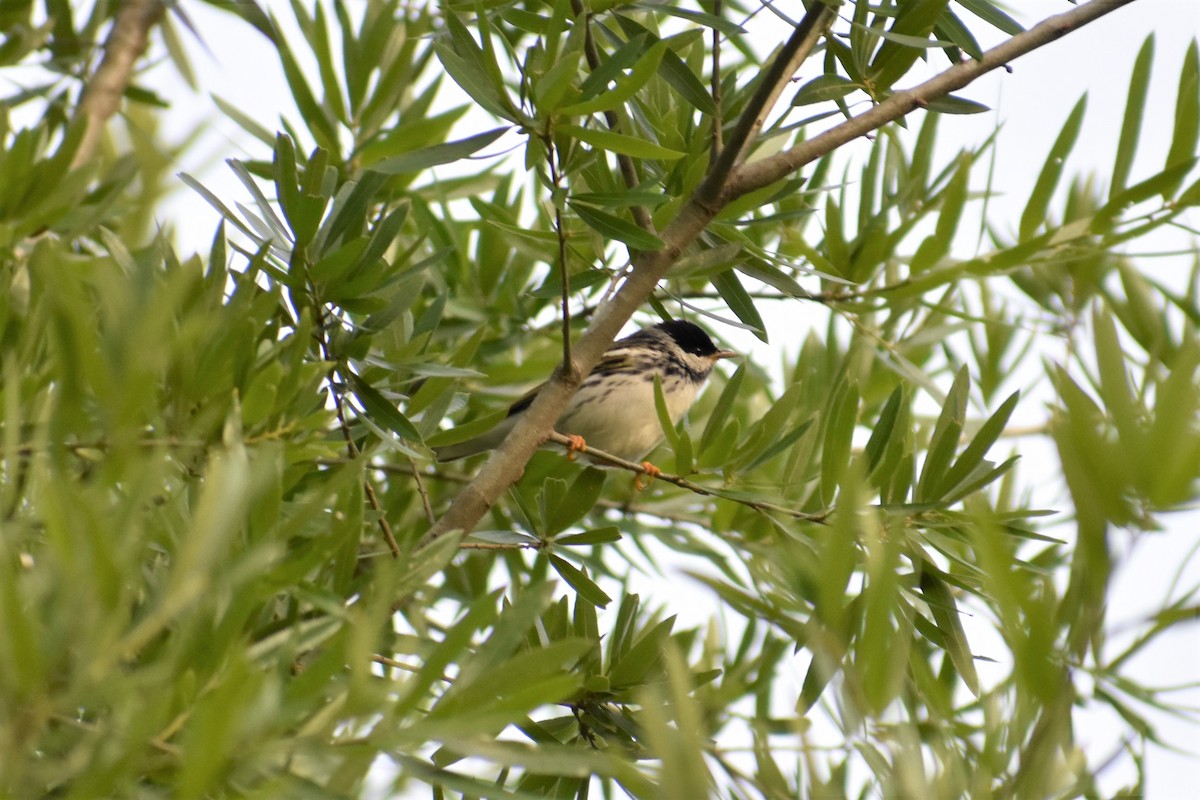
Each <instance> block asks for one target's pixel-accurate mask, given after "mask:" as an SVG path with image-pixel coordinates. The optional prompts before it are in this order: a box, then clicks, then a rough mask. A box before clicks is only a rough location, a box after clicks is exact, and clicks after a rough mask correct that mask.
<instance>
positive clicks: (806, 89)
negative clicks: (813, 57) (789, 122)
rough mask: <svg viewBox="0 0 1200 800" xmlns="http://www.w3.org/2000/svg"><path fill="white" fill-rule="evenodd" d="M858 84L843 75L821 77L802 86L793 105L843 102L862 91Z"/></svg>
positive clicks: (794, 98) (793, 100)
mask: <svg viewBox="0 0 1200 800" xmlns="http://www.w3.org/2000/svg"><path fill="white" fill-rule="evenodd" d="M860 88H862V87H860V86H859V85H858V84H857V83H855V82H854V81H852V80H850V79H849V78H843V77H842V76H841V75H821V76H819V77H816V78H813V79H812V80H811V81H809V82H808V83H806V84H804V85H803V86H801V87H800V88H799V89H798V90H797V91H796V95H795V96H794V97H793V98H792V105H794V106H807V105H811V104H813V103H823V102H825V101H826V100H841V99H842V98H843V97H845V96H846V95H848V94H850V93H851V92H853V91H855V90H857V89H860Z"/></svg>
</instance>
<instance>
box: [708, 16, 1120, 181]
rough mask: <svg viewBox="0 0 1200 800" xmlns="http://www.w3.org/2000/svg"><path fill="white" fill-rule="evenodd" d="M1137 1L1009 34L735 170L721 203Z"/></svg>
mask: <svg viewBox="0 0 1200 800" xmlns="http://www.w3.org/2000/svg"><path fill="white" fill-rule="evenodd" d="M1132 2H1135V0H1092V2H1090V3H1086V4H1084V5H1081V6H1079V7H1077V8H1075V9H1073V10H1071V11H1067V12H1064V13H1062V14H1057V15H1055V16H1053V17H1048V18H1046V19H1045V20H1043V21H1042V22H1040V23H1038V24H1037V25H1035V26H1034V27H1032V28H1030V29H1029V30H1027V31H1025V32H1024V33H1019V34H1017V35H1016V36H1013V37H1012V38H1011V39H1008V40H1007V41H1005V42H1003V43H1001V44H999V45H997V46H996V47H993V48H992V49H991V50H988V51H987V52H986V53H984V54H983V58H981V59H980V60H979V61H963V62H962V63H960V64H955V65H954V66H953V67H950V69H948V70H946V71H944V72H942V73H940V74H938V75H936V76H935V77H933V78H930V79H929V80H927V81H925V82H924V83H922V84H920V85H918V86H915V87H913V88H912V89H907V90H902V91H897V92H894V93H893V94H892V95H891V97H889V98H888V99H887V100H884V101H883V102H882V103H880V104H879V105H877V106H874V107H873V108H871V109H870V110H869V111H865V112H863V113H862V114H859V115H858V116H856V117H852V118H850V119H848V120H846V121H845V122H843V123H842V124H840V125H838V126H836V127H833V128H830V129H829V130H827V131H825V132H824V133H821V134H818V135H817V136H814V137H813V138H812V139H809V140H808V141H805V142H802V143H801V144H798V145H796V146H795V147H793V148H791V149H789V150H784V151H783V152H780V153H777V154H775V155H773V156H769V157H767V158H764V159H762V160H760V161H755V162H754V163H752V164H744V165H742V166H741V167H739V168H738V169H737V170H736V171H735V172H734V174H733V175H731V176H730V180H729V181H728V183H727V184H726V186H725V191H724V194H723V196H722V198H721V199H722V201H723V203H722V204H724V203H728V202H730V201H732V200H735V199H737V198H738V197H741V196H742V195H745V194H748V193H750V192H753V191H756V190H758V189H761V188H763V187H764V186H770V185H771V184H772V183H775V182H776V181H778V180H781V179H783V178H785V177H786V176H788V175H790V174H791V173H793V172H795V171H796V170H798V169H800V168H801V167H803V166H805V165H806V164H810V163H812V162H813V161H816V160H817V159H818V158H820V157H822V156H824V155H828V154H829V153H832V152H833V151H834V150H836V149H837V148H839V147H841V146H842V145H844V144H846V143H847V142H850V141H852V140H854V139H857V138H858V137H860V136H864V135H866V134H868V133H870V132H871V131H874V130H878V129H879V128H881V127H883V126H884V125H886V124H887V123H889V122H895V121H896V120H898V119H900V118H902V117H904V116H906V115H907V114H908V113H909V112H912V111H915V110H916V109H918V108H924V107H925V106H926V105H928V103H929V101H931V100H934V99H936V98H939V97H944V96H945V95H947V94H949V93H950V92H953V91H955V90H957V89H961V88H963V87H964V86H966V85H968V84H970V83H971V82H972V81H974V80H976V79H977V78H980V77H982V76H983V75H985V74H986V73H988V72H991V71H992V70H995V69H999V68H1000V67H1004V66H1006V65H1008V63H1009V62H1011V61H1013V60H1014V59H1016V58H1018V57H1020V56H1023V55H1025V54H1026V53H1029V52H1031V51H1033V50H1036V49H1037V48H1039V47H1042V46H1044V45H1047V44H1050V43H1051V42H1054V41H1057V40H1058V39H1060V38H1062V37H1063V36H1066V35H1067V34H1068V33H1070V32H1072V31H1074V30H1077V29H1078V28H1081V27H1083V26H1084V25H1086V24H1088V23H1089V22H1094V21H1095V20H1097V19H1099V18H1100V17H1102V16H1104V15H1105V14H1108V13H1109V12H1112V11H1116V10H1117V9H1118V8H1120V7H1122V6H1125V5H1128V4H1129V3H1132Z"/></svg>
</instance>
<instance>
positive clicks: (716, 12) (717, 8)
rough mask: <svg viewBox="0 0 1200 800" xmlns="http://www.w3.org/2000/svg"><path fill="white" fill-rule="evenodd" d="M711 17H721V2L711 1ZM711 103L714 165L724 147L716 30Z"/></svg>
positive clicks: (711, 158) (714, 32)
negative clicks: (712, 110)
mask: <svg viewBox="0 0 1200 800" xmlns="http://www.w3.org/2000/svg"><path fill="white" fill-rule="evenodd" d="M712 13H713V16H714V17H719V16H721V0H713V11H712ZM710 86H711V92H712V101H713V109H714V112H713V122H712V126H713V133H712V149H711V152H710V154H709V163H710V164H715V163H716V161H717V157H718V156H719V155H720V153H721V149H722V148H723V147H724V146H725V144H724V141H725V136H724V133H723V131H722V130H721V125H722V123H723V118H722V116H721V32H720V31H718V30H717V29H716V28H713V29H712V80H711V83H710Z"/></svg>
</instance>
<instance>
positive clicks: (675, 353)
mask: <svg viewBox="0 0 1200 800" xmlns="http://www.w3.org/2000/svg"><path fill="white" fill-rule="evenodd" d="M736 355H738V354H737V353H735V352H733V351H732V350H721V349H719V348H718V347H717V346H716V345H715V344H713V340H712V339H711V338H709V335H708V334H707V333H705V332H704V329H703V328H701V327H700V326H699V325H696V324H695V323H693V322H688V321H687V320H682V319H673V320H668V321H667V322H661V323H659V324H658V325H655V326H654V327H652V328H643V329H642V330H640V331H638V332H637V333H635V334H632V335H631V336H626V337H625V338H624V339H621V340H619V341H616V342H613V344H612V346H610V347H609V348H608V350H607V351H606V352H605V353H604V356H603V357H602V358H601V359H600V363H599V364H597V365H596V368H595V369H594V370H592V373H591V374H590V375H588V376H587V378H586V379H585V380H584V382H583V385H582V386H580V387H579V391H577V392H576V393H575V396H574V397H572V398H571V401H570V403H568V404H567V408H566V410H565V411H564V412H563V413H562V416H560V417H559V418H558V422H557V423H556V424H555V426H554V427H555V430H557V431H558V432H559V433H563V434H566V435H568V436H572V437H579V438H580V439H581V440H582V442H581V444H580V445H577V447H578V449H586V448H588V447H593V448H596V449H598V450H603V451H604V452H606V453H611V454H612V455H615V456H618V457H620V458H624V459H626V460H627V461H632V460H636V459H638V458H641V457H642V456H644V455H646V454H647V453H649V452H650V451H651V450H652V449H653V448H654V446H655V445H657V444H658V443H659V441H660V440H661V439H662V438H663V430H662V424H661V423H660V422H659V419H658V413H657V411H656V410H655V407H654V376H656V375H657V376H658V379H659V381H660V382H661V384H662V390H663V398H664V399H665V400H666V405H667V412H668V414H669V415H670V417H671V422H672V423H676V422H678V421H679V419H680V418H681V417H682V416H683V415H684V414H686V413H687V410H688V409H689V408H691V406H692V403H693V402H694V401H695V399H696V395H697V393H699V391H700V387H701V386H703V385H704V381H705V380H707V379H708V376H709V374H710V373H711V372H712V369H713V366H714V365H715V364H716V363H717V361H719V360H720V359H722V358H731V357H733V356H736ZM541 388H542V387H541V386H539V387H537V389H534V390H533V391H532V392H530V393H529V394H527V395H525V396H524V397H522V398H521V399H520V400H518V401H517V402H515V403H513V404H512V406H511V407H509V409H508V417H507V418H506V419H505V420H504V421H503V422H501V423H500V424H498V425H497V426H496V427H494V428H492V429H491V430H490V431H488V432H487V433H485V434H483V435H481V436H477V437H475V438H474V439H468V440H467V441H465V442H459V443H457V444H451V445H446V446H445V447H437V448H434V455H435V456H437V460H438V461H453V460H455V459H458V458H465V457H466V456H470V455H474V454H476V453H481V452H483V451H484V450H490V449H492V448H494V447H497V446H499V444H500V443H501V442H502V441H504V437H505V436H507V435H508V433H509V431H511V430H512V429H513V426H515V425H516V424H517V420H518V419H520V415H521V412H523V411H524V410H525V409H527V408H529V406H530V404H531V403H532V402H533V399H534V397H536V396H537V393H538V391H539V390H540V389H541ZM583 442H585V443H586V445H583V444H582V443H583ZM648 468H649V465H648Z"/></svg>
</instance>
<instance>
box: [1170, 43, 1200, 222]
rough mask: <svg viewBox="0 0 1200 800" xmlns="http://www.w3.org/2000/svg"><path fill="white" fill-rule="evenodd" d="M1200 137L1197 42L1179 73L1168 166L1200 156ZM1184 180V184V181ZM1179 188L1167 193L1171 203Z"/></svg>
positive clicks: (1199, 64)
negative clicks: (1198, 145)
mask: <svg viewBox="0 0 1200 800" xmlns="http://www.w3.org/2000/svg"><path fill="white" fill-rule="evenodd" d="M1198 138H1200V50H1198V49H1197V43H1196V40H1195V39H1192V43H1191V44H1190V45H1189V46H1188V49H1187V54H1186V55H1185V56H1184V57H1183V69H1182V70H1180V73H1179V95H1178V97H1177V99H1176V100H1175V130H1174V132H1173V134H1172V136H1171V148H1170V149H1169V150H1168V151H1167V161H1166V163H1165V164H1164V167H1171V166H1174V165H1175V164H1179V163H1181V162H1183V161H1186V160H1188V159H1191V158H1194V157H1195V155H1196V142H1197V140H1198ZM1182 180H1183V179H1182V177H1181V178H1180V182H1182ZM1178 189H1179V184H1176V185H1175V186H1172V187H1170V189H1169V190H1168V191H1166V192H1164V193H1163V199H1165V200H1169V199H1171V197H1172V196H1173V195H1174V194H1175V192H1176V191H1177V190H1178Z"/></svg>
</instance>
